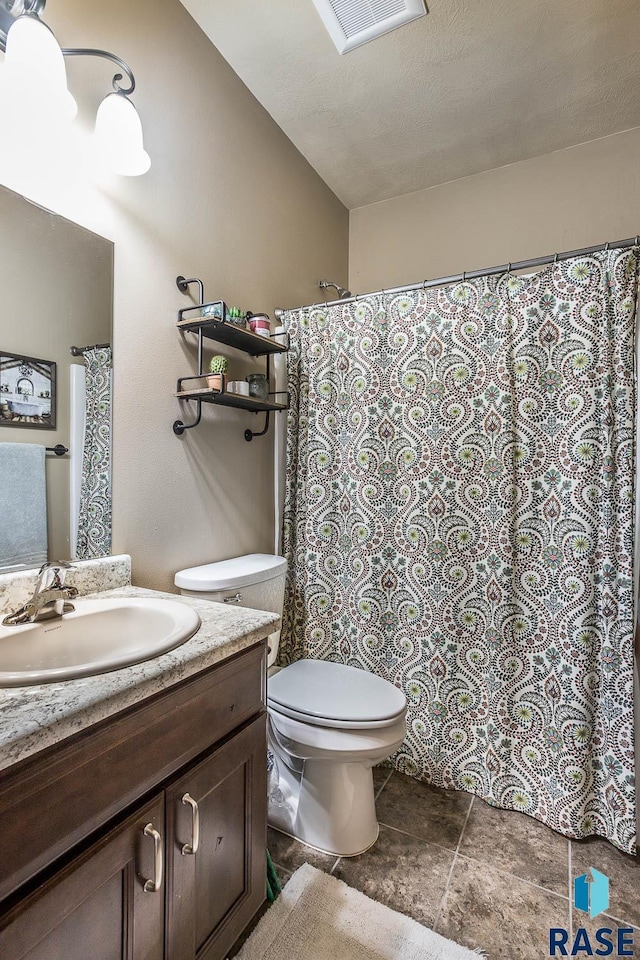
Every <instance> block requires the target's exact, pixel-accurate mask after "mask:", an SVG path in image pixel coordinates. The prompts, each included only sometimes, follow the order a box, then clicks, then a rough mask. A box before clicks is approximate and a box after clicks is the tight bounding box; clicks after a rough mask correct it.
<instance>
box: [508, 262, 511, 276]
mask: <svg viewBox="0 0 640 960" xmlns="http://www.w3.org/2000/svg"><path fill="white" fill-rule="evenodd" d="M510 274H511V261H509V265H508V267H507V276H510Z"/></svg>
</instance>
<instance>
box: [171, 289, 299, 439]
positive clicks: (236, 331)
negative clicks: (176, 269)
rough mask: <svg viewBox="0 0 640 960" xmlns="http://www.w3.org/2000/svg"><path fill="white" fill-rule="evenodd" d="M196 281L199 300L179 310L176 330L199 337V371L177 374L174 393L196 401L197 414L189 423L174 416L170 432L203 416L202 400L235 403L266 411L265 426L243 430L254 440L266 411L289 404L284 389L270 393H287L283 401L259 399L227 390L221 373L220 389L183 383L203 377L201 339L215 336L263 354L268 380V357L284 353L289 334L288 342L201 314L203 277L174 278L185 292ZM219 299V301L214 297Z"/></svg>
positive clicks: (225, 404) (252, 353) (245, 350)
mask: <svg viewBox="0 0 640 960" xmlns="http://www.w3.org/2000/svg"><path fill="white" fill-rule="evenodd" d="M192 283H196V284H198V290H199V293H200V299H201V300H202V301H203V302H202V303H199V304H196V305H195V306H192V307H184V308H183V309H182V310H179V311H178V322H177V324H176V326H177V328H178V330H180V331H181V332H182V333H195V334H196V335H197V337H198V373H197V374H195V375H194V374H192V375H191V376H188V377H180V378H179V380H178V384H177V389H176V393H175V396H176V398H177V399H178V400H181V401H186V402H187V403H188V402H195V403H196V418H195V420H193V421H192V423H184V422H183V421H182V420H176V421H175V422H174V424H173V432H174V433H175V434H176V435H177V436H182V434H183V433H184V432H185V430H191V429H192V428H193V427H197V426H198V424H199V423H200V420H201V418H202V404H203V403H211V404H214V405H217V406H221V407H235V408H236V409H238V410H250V411H251V412H252V413H266V418H265V424H264V429H263V430H260V431H252V430H245V432H244V438H245V440H253V438H254V437H263V436H265V434H266V433H267V432H268V430H269V415H270V414H271V413H281V412H283V411H285V410H287V409H288V408H289V394H288V393H287V392H286V391H279V392H277V393H273V392H272V393H270V394H269V396H270V397H276V396H280V395H285V396H286V403H277V402H275V401H273V400H271V399H269V400H260V399H259V398H257V397H247V396H244V395H242V394H239V393H228V392H227V391H226V390H225V389H224V387H225V384H226V377H225V376H224V374H222V375H221V377H222V389H220V390H211V389H210V388H208V387H202V386H199V387H196V388H191V389H188V390H185V389H183V384H184V383H185V382H186V381H188V380H198V379H199V380H202V378H203V377H204V376H205V375H206V374H205V373H204V371H203V339H204V338H205V337H206V338H207V339H208V340H214V341H215V342H216V343H222V344H224V345H225V346H228V347H233V349H234V350H240V351H241V352H242V353H247V354H249V356H252V357H266V363H267V371H266V376H267V380H269V375H270V360H271V357H272V356H273V355H274V354H282V353H287V352H288V350H289V338H288V336H287V342H286V343H281V342H280V341H278V340H274V339H273V337H261V336H260V335H259V334H256V333H253V331H250V330H243V329H242V328H241V327H238V326H237V325H235V324H233V323H229V322H227V321H225V320H223V319H221V318H219V317H203V316H202V308H203V307H206V306H208V305H209V304H206V303H204V284H203V282H202V280H199V279H198V278H196V277H194V278H192V279H191V280H186V279H185V278H184V277H178V278H177V279H176V285H177V287H178V290H180V291H181V292H182V293H186V292H187V291H188V289H189V285H190V284H192ZM215 303H219V301H215ZM196 310H197V311H200V315H199V316H195V317H185V316H184V314H186V313H190V312H193V311H196Z"/></svg>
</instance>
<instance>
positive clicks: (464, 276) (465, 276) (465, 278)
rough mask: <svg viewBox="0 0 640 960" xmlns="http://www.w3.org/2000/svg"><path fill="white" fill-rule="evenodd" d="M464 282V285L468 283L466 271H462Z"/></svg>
mask: <svg viewBox="0 0 640 960" xmlns="http://www.w3.org/2000/svg"><path fill="white" fill-rule="evenodd" d="M462 282H463V283H466V282H467V271H466V270H463V271H462Z"/></svg>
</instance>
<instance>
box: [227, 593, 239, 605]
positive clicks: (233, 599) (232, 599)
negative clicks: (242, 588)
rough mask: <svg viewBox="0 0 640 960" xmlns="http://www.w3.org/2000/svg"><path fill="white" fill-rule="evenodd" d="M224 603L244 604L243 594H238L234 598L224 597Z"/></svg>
mask: <svg viewBox="0 0 640 960" xmlns="http://www.w3.org/2000/svg"><path fill="white" fill-rule="evenodd" d="M222 602H223V603H242V594H241V593H236V594H235V596H233V597H224V598H223V600H222Z"/></svg>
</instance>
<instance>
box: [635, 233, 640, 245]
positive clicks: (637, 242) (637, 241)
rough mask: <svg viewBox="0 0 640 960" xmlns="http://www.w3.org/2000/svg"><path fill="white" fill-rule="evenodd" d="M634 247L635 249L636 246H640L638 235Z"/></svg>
mask: <svg viewBox="0 0 640 960" xmlns="http://www.w3.org/2000/svg"><path fill="white" fill-rule="evenodd" d="M635 245H636V247H637V246H638V245H640V235H639V234H636V243H635Z"/></svg>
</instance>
